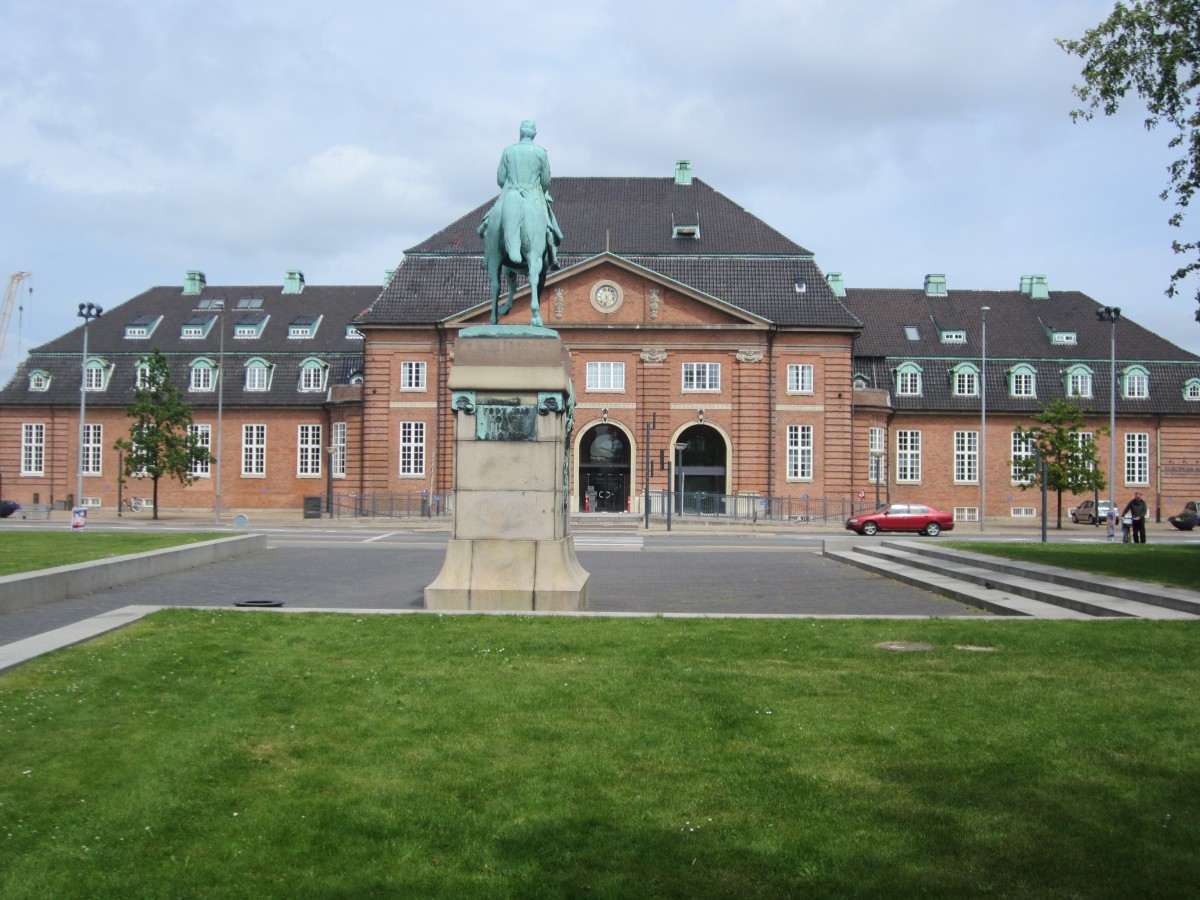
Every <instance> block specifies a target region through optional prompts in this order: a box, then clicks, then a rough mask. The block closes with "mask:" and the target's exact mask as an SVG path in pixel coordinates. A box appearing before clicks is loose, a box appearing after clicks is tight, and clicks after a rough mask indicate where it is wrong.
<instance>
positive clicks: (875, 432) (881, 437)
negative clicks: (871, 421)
mask: <svg viewBox="0 0 1200 900" xmlns="http://www.w3.org/2000/svg"><path fill="white" fill-rule="evenodd" d="M867 434H868V438H867V450H868V451H869V452H870V455H871V456H870V459H871V462H870V470H869V472H868V474H867V481H868V482H869V483H870V484H882V483H883V461H884V459H885V458H886V456H887V429H886V428H879V427H877V426H874V425H872V426H871V428H870V430H869V431H868V432H867Z"/></svg>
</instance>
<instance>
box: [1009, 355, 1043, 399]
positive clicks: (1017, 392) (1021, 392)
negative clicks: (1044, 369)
mask: <svg viewBox="0 0 1200 900" xmlns="http://www.w3.org/2000/svg"><path fill="white" fill-rule="evenodd" d="M1008 394H1009V396H1010V397H1036V396H1037V372H1036V371H1035V370H1034V368H1033V366H1030V365H1026V364H1024V363H1022V364H1020V365H1016V366H1013V367H1012V368H1011V369H1009V370H1008Z"/></svg>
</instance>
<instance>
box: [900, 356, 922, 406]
mask: <svg viewBox="0 0 1200 900" xmlns="http://www.w3.org/2000/svg"><path fill="white" fill-rule="evenodd" d="M896 395H897V396H898V397H919V396H921V367H920V366H918V365H917V364H916V363H912V362H906V363H901V364H900V365H899V366H897V367H896Z"/></svg>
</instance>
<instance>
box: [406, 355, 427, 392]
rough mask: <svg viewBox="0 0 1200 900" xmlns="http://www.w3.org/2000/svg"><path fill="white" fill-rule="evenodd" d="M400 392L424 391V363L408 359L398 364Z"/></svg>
mask: <svg viewBox="0 0 1200 900" xmlns="http://www.w3.org/2000/svg"><path fill="white" fill-rule="evenodd" d="M400 390H402V391H423V390H425V363H423V362H417V361H415V360H410V359H406V360H404V361H403V362H402V363H400Z"/></svg>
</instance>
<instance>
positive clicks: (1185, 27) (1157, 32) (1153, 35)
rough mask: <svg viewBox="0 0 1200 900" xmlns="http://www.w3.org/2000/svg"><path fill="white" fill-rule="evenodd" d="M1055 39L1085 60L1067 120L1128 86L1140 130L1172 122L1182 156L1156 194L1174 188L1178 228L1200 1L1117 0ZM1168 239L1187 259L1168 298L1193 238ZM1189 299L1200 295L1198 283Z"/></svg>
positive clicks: (1197, 145) (1193, 125)
mask: <svg viewBox="0 0 1200 900" xmlns="http://www.w3.org/2000/svg"><path fill="white" fill-rule="evenodd" d="M1055 43H1057V44H1058V45H1059V46H1060V47H1062V48H1063V49H1064V50H1066V51H1067V53H1070V54H1072V55H1074V56H1078V57H1079V58H1080V59H1082V60H1083V61H1084V66H1083V72H1082V73H1081V74H1082V76H1083V84H1081V85H1075V87H1074V88H1073V89H1072V90H1073V91H1074V92H1075V96H1077V97H1078V98H1079V99H1080V101H1082V102H1083V104H1084V105H1083V106H1082V107H1081V108H1079V109H1076V110H1074V111H1072V113H1071V118H1072V119H1073V120H1074V121H1077V122H1078V121H1080V120H1083V121H1087V120H1089V119H1091V118H1092V117H1093V116H1094V115H1095V111H1096V110H1103V111H1104V114H1105V115H1106V116H1111V115H1113V114H1114V113H1116V111H1117V109H1118V108H1119V107H1120V105H1121V101H1122V100H1124V99H1125V95H1126V94H1127V93H1128V92H1129V91H1130V90H1132V91H1134V92H1135V93H1136V94H1137V95H1138V96H1139V97H1141V99H1142V100H1143V101H1144V102H1145V104H1146V112H1147V116H1146V121H1145V125H1146V128H1147V130H1150V129H1153V128H1156V127H1158V125H1159V124H1161V123H1163V122H1166V123H1167V124H1168V125H1170V126H1172V127H1173V128H1174V130H1175V133H1174V134H1173V135H1172V136H1171V139H1170V140H1169V141H1168V142H1167V146H1168V147H1171V148H1172V149H1179V151H1180V154H1181V155H1180V157H1179V158H1178V159H1176V160H1175V161H1174V162H1172V163H1171V164H1170V165H1169V166H1168V167H1167V171H1168V173H1169V175H1170V180H1169V184H1168V186H1167V187H1166V188H1164V190H1163V192H1162V194H1161V195H1160V196H1161V197H1162V199H1163V200H1166V199H1167V198H1168V197H1170V195H1171V194H1172V193H1174V195H1175V206H1176V207H1177V209H1176V211H1175V214H1174V215H1172V216H1171V218H1170V219H1169V220H1168V221H1169V222H1170V223H1171V224H1172V225H1174V226H1175V227H1177V228H1178V227H1181V226H1182V224H1183V216H1184V212H1185V210H1186V209H1187V206H1188V204H1189V203H1190V202H1191V200H1192V197H1193V196H1194V195H1195V193H1196V191H1197V189H1200V0H1136V2H1134V3H1131V4H1128V5H1127V4H1126V3H1125V2H1118V3H1117V5H1116V7H1115V8H1114V9H1113V11H1112V15H1110V16H1109V17H1108V18H1107V19H1105V20H1104V21H1103V22H1101V23H1100V24H1099V25H1098V26H1096V27H1095V28H1092V29H1089V30H1088V31H1086V32H1085V33H1084V35H1083V37H1082V38H1080V39H1079V40H1075V41H1072V40H1065V39H1062V38H1058V39H1056V40H1055ZM1171 246H1172V247H1173V249H1174V250H1175V252H1176V253H1180V254H1188V255H1189V256H1191V257H1192V258H1191V259H1190V260H1189V261H1188V262H1186V263H1184V264H1183V265H1182V266H1180V267H1179V268H1178V269H1176V271H1175V273H1174V274H1173V275H1172V276H1171V282H1170V285H1169V286H1168V288H1167V296H1169V297H1173V296H1175V294H1176V292H1177V290H1178V289H1179V288H1180V287H1181V285H1182V282H1183V281H1184V280H1185V279H1186V278H1187V277H1188V276H1189V275H1190V274H1192V273H1193V272H1200V241H1178V240H1177V241H1173V242H1172V244H1171ZM1196 299H1197V301H1198V302H1200V289H1198V290H1197V292H1196ZM1196 319H1197V320H1198V321H1200V309H1198V310H1197V311H1196Z"/></svg>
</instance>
